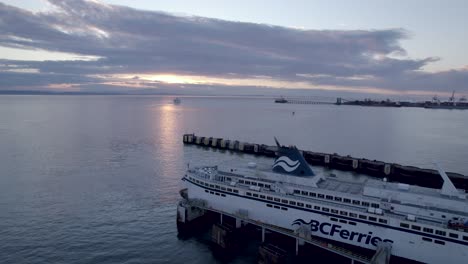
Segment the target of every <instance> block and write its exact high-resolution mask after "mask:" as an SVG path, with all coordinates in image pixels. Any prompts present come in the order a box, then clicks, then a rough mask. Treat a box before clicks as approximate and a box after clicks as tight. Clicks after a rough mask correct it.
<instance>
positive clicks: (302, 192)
mask: <svg viewBox="0 0 468 264" xmlns="http://www.w3.org/2000/svg"><path fill="white" fill-rule="evenodd" d="M301 194H302V195H309V192H306V191H301Z"/></svg>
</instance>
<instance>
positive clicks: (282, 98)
mask: <svg viewBox="0 0 468 264" xmlns="http://www.w3.org/2000/svg"><path fill="white" fill-rule="evenodd" d="M287 102H288V100H286V99H284V97H281V98H278V99H275V103H281V104H284V103H287Z"/></svg>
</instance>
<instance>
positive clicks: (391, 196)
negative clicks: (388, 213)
mask: <svg viewBox="0 0 468 264" xmlns="http://www.w3.org/2000/svg"><path fill="white" fill-rule="evenodd" d="M461 192H462V191H459V193H460V195H459V196H457V197H453V196H452V197H450V196H447V195H444V194H442V191H441V190H438V189H431V188H425V187H420V186H416V185H408V184H401V183H394V182H383V181H378V180H373V179H369V180H368V181H367V183H366V185H365V186H364V192H363V194H364V195H365V196H370V197H375V198H380V199H383V200H387V201H396V202H399V203H403V204H412V205H420V206H426V207H432V208H442V209H446V210H451V211H456V212H459V213H465V214H466V213H467V212H468V200H466V198H465V197H464V196H463V195H462V193H461Z"/></svg>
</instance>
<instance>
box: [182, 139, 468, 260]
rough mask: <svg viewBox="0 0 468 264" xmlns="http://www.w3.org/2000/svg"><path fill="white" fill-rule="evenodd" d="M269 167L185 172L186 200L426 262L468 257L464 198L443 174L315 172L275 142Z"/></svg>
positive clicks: (467, 209)
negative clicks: (388, 177)
mask: <svg viewBox="0 0 468 264" xmlns="http://www.w3.org/2000/svg"><path fill="white" fill-rule="evenodd" d="M277 145H278V158H277V159H276V160H275V163H274V165H273V167H272V168H271V167H269V168H263V167H260V166H257V164H254V163H249V164H248V166H246V167H245V168H240V167H234V168H229V167H221V166H220V167H218V166H214V167H197V168H189V169H188V171H187V174H186V175H185V176H184V177H183V180H184V181H185V182H186V187H187V195H188V198H189V199H199V200H203V201H204V202H205V203H206V206H207V207H208V208H212V209H215V210H217V211H221V212H225V213H228V214H232V215H238V214H240V213H242V214H244V215H245V214H247V215H248V218H249V219H252V220H255V221H259V222H262V223H265V224H269V225H274V226H277V227H281V228H285V229H290V230H298V229H299V228H306V229H307V230H309V231H310V233H311V235H313V236H317V237H322V238H325V239H330V240H334V241H337V242H341V243H344V244H349V245H353V246H357V247H362V248H366V249H371V250H375V249H376V247H377V245H378V244H379V243H387V244H390V245H391V248H392V249H391V254H392V255H394V256H398V257H401V258H405V259H410V260H414V261H419V262H424V263H465V262H466V261H467V259H468V223H467V222H466V221H467V220H466V219H468V201H467V199H466V194H465V193H464V192H463V191H460V190H457V189H456V188H455V187H454V185H453V184H452V183H451V181H450V179H449V178H448V177H447V175H446V174H445V173H444V172H443V171H442V170H439V171H440V174H441V178H442V180H443V182H444V183H443V186H442V189H440V190H437V189H430V188H424V187H419V186H413V185H408V184H401V183H393V182H386V181H379V180H375V179H367V178H366V179H364V180H361V181H353V180H349V179H341V178H339V177H329V176H324V175H315V174H314V172H313V171H312V170H311V168H310V167H309V165H308V164H307V163H306V161H305V160H304V158H303V157H302V155H301V153H300V151H299V150H298V149H297V148H296V147H294V146H290V147H284V146H281V145H280V144H279V143H278V142H277Z"/></svg>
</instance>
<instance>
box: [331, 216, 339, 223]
mask: <svg viewBox="0 0 468 264" xmlns="http://www.w3.org/2000/svg"><path fill="white" fill-rule="evenodd" d="M330 220H331V221H335V222H338V219H336V218H333V217H331V218H330Z"/></svg>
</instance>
